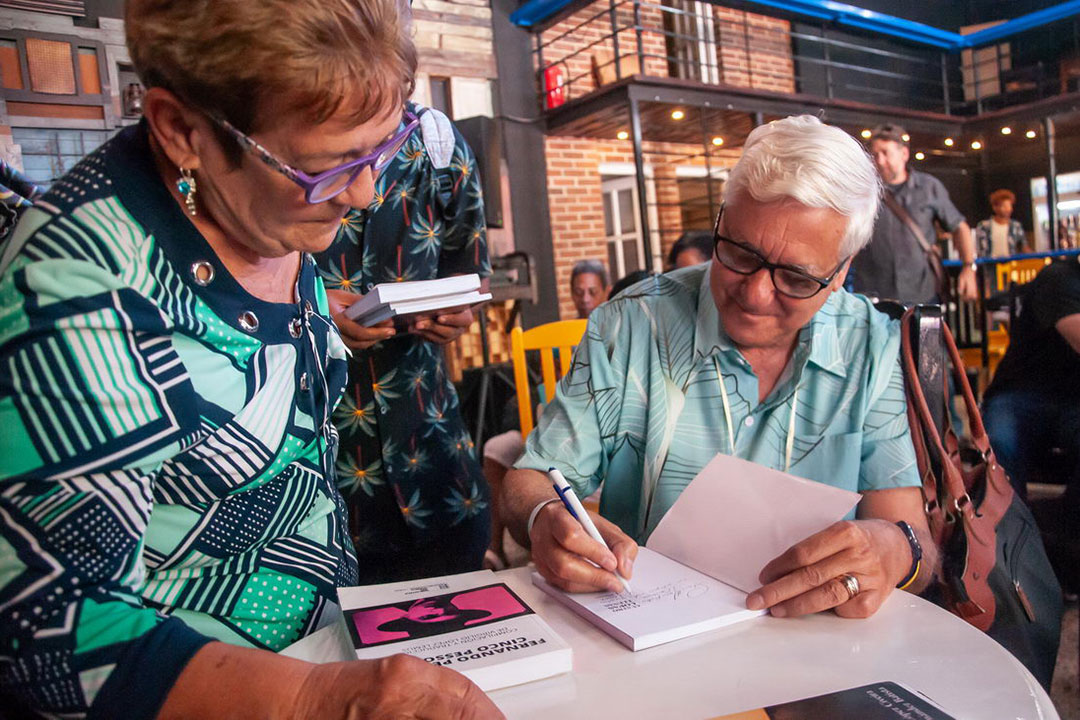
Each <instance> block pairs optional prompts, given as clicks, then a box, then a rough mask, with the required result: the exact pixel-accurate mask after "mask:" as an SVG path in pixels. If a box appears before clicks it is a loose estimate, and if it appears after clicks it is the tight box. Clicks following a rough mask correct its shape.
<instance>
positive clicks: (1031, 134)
mask: <svg viewBox="0 0 1080 720" xmlns="http://www.w3.org/2000/svg"><path fill="white" fill-rule="evenodd" d="M1024 137H1026V138H1027V139H1028V140H1034V139H1035V131H1034V130H1028V131H1027V132H1026V133H1024Z"/></svg>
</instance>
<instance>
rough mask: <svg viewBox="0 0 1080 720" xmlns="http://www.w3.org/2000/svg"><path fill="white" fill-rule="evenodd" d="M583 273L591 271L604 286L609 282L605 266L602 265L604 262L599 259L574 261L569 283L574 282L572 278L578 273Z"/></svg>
mask: <svg viewBox="0 0 1080 720" xmlns="http://www.w3.org/2000/svg"><path fill="white" fill-rule="evenodd" d="M585 273H592V274H593V275H596V276H597V277H598V278H600V282H601V283H602V284H603V286H604V287H607V286H608V285H610V284H611V281H610V279H609V278H608V274H607V268H606V267H604V263H602V262H600V261H599V260H578V261H577V262H576V263H574V269H573V270H571V271H570V284H571V285H573V284H574V278H576V277H577V276H578V275H584V274H585Z"/></svg>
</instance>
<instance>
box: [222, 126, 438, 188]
mask: <svg viewBox="0 0 1080 720" xmlns="http://www.w3.org/2000/svg"><path fill="white" fill-rule="evenodd" d="M210 119H211V120H213V121H214V122H215V123H217V124H218V125H219V126H221V128H222V129H223V130H225V132H227V133H229V135H231V136H232V137H234V138H236V141H237V142H239V143H240V145H241V146H242V147H243V148H244V149H245V150H247V151H249V152H251V153H253V154H254V155H255V156H256V157H257V158H259V159H260V160H262V161H263V162H264V163H266V164H267V165H269V166H270V167H272V168H273V169H274V170H277V171H278V172H279V173H281V174H282V175H284V176H285V177H287V178H289V179H290V180H292V181H293V182H294V183H296V184H297V185H299V186H300V187H301V188H303V189H304V199H305V200H307V201H308V202H309V203H311V204H313V205H314V204H315V203H321V202H326V201H327V200H329V199H331V198H333V197H336V196H337V195H340V194H341V193H343V192H345V190H346V189H347V188H348V187H349V186H350V185H352V184H353V182H354V181H355V180H356V178H358V177H359V176H360V173H362V172H363V171H364V168H367V167H370V168H371V170H372V172H373V173H376V174H377V173H378V172H380V171H381V170H382V169H383V168H385V167H386V166H387V165H389V164H390V161H391V160H393V159H394V156H395V155H397V153H398V151H399V150H401V146H402V145H404V144H405V141H406V140H408V139H409V135H410V134H412V131H413V130H415V129H416V126H417V125H419V124H420V119H419V118H418V117H416V116H415V115H413V114H412V113H411V112H409V111H408V110H406V111H405V114H404V116H403V118H402V120H403V122H404V123H405V127H404V128H402V129H401V130H400V131H398V132H397V133H395V134H394V136H393V137H391V138H390V139H389V140H387V141H386V142H384V143H382V144H381V145H379V146H378V147H376V148H375V149H374V150H372V151H371V152H370V153H368V154H367V155H364V156H363V157H359V158H357V159H355V160H350V161H349V162H347V163H345V164H344V165H339V166H337V167H336V168H331V169H330V170H327V171H325V172H321V173H319V174H318V175H308V174H307V173H306V172H304V171H303V170H297V169H296V168H294V167H293V166H291V165H289V164H288V163H286V162H285V161H283V160H281V159H280V158H278V157H277V156H275V155H274V154H273V153H272V152H270V151H269V150H267V149H266V148H264V147H263V146H262V145H260V144H259V143H257V142H256V141H255V140H254V139H253V138H251V137H250V136H249V135H247V134H245V133H243V132H241V131H239V130H237V129H236V128H235V127H233V126H232V125H231V124H230V123H229V122H228V121H227V120H223V119H222V118H217V117H213V116H211V118H210Z"/></svg>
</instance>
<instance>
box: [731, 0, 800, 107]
mask: <svg viewBox="0 0 1080 720" xmlns="http://www.w3.org/2000/svg"><path fill="white" fill-rule="evenodd" d="M713 17H714V19H715V21H716V30H717V42H718V43H719V45H720V47H719V56H720V57H719V60H720V75H721V78H720V79H721V81H722V82H724V83H727V84H729V85H735V86H738V87H751V88H754V89H758V90H775V91H777V92H787V93H793V92H795V63H794V61H793V60H792V57H791V25H790V23H788V22H787V21H786V20H779V19H777V18H773V17H768V16H767V15H758V14H757V13H751V12H743V11H742V10H732V9H731V8H726V7H720V6H719V5H717V6H714V7H713Z"/></svg>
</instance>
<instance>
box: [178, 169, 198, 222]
mask: <svg viewBox="0 0 1080 720" xmlns="http://www.w3.org/2000/svg"><path fill="white" fill-rule="evenodd" d="M176 189H177V190H179V191H180V194H181V195H183V196H184V204H185V205H187V211H188V214H189V215H195V214H196V211H195V191H196V190H197V189H198V188H197V185H196V183H195V176H194V175H192V174H191V171H190V170H188V169H187V168H183V167H182V168H180V178H179V179H178V180H177V181H176Z"/></svg>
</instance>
